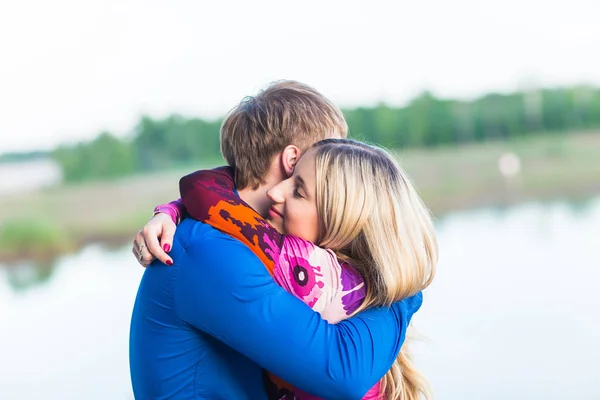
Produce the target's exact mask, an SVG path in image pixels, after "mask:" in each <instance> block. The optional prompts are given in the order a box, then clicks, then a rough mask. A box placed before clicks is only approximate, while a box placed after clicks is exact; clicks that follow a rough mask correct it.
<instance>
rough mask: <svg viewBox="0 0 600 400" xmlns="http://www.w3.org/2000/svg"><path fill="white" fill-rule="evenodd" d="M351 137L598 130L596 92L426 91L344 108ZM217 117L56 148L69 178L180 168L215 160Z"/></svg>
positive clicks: (424, 142)
mask: <svg viewBox="0 0 600 400" xmlns="http://www.w3.org/2000/svg"><path fill="white" fill-rule="evenodd" d="M344 115H345V116H346V119H347V121H348V125H349V127H350V136H351V137H354V138H357V139H360V140H365V141H368V142H371V143H378V144H381V145H383V146H386V147H390V148H397V147H402V148H406V147H433V146H439V145H451V144H463V143H470V142H482V141H487V140H507V139H515V138H520V137H525V136H527V135H535V134H542V133H555V134H568V132H569V131H575V130H582V129H591V128H600V89H597V88H593V87H589V86H579V87H573V88H560V89H540V90H535V91H528V92H519V93H512V94H497V93H494V94H488V95H485V96H483V97H481V98H478V99H476V100H472V101H461V100H446V99H438V98H436V97H435V96H434V95H432V94H431V93H429V92H424V93H422V94H421V95H419V96H418V97H416V98H415V99H413V100H412V101H411V102H410V103H409V104H408V105H406V106H405V107H392V106H389V105H386V104H379V105H377V106H374V107H359V108H354V109H347V110H344ZM220 126H221V121H220V120H216V121H205V120H202V119H199V118H186V117H182V116H179V115H173V116H170V117H168V118H165V119H153V118H150V117H147V116H145V117H142V118H141V119H140V121H139V123H138V124H137V126H136V127H135V129H134V131H133V132H132V135H130V137H129V138H128V139H120V138H117V137H116V136H114V135H112V134H110V133H108V132H103V133H101V134H100V135H98V136H97V137H96V138H95V139H94V140H93V141H90V142H85V143H80V144H78V145H75V146H63V147H60V148H58V149H57V150H56V151H54V152H53V156H54V158H55V159H56V160H57V162H58V163H59V164H60V165H61V166H62V168H63V172H64V177H65V180H66V181H70V182H73V181H83V180H88V179H95V178H113V177H119V176H123V175H127V174H131V173H134V172H139V171H153V170H157V169H164V168H171V167H174V166H177V165H190V164H194V163H196V164H197V163H199V162H202V161H204V162H218V160H220V154H219V128H220Z"/></svg>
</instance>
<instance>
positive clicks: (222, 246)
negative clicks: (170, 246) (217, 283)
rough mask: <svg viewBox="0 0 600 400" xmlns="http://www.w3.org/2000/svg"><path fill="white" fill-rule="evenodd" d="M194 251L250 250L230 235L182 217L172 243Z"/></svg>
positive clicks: (238, 251)
mask: <svg viewBox="0 0 600 400" xmlns="http://www.w3.org/2000/svg"><path fill="white" fill-rule="evenodd" d="M176 244H178V245H179V246H181V247H182V249H184V250H185V249H188V248H190V247H191V248H193V249H194V250H195V251H198V252H202V251H211V252H212V251H227V252H235V253H236V254H240V255H241V254H243V253H248V252H249V253H251V250H250V249H249V248H248V246H246V245H245V244H243V243H242V242H240V241H239V240H237V239H235V238H233V237H231V236H230V235H228V234H226V233H223V232H221V231H219V230H218V229H215V228H213V227H212V226H210V225H208V224H205V223H203V222H201V221H197V220H194V219H192V218H186V219H184V220H183V221H182V222H181V223H180V224H179V225H178V226H177V230H176V232H175V237H174V245H176ZM251 254H253V253H251Z"/></svg>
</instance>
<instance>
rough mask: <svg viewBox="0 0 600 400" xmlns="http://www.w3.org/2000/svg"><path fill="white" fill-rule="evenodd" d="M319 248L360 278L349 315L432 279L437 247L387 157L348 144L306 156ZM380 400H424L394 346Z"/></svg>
mask: <svg viewBox="0 0 600 400" xmlns="http://www.w3.org/2000/svg"><path fill="white" fill-rule="evenodd" d="M312 151H314V152H315V159H316V182H317V188H316V197H317V210H318V215H319V216H320V224H321V226H320V238H319V240H318V244H319V246H321V247H324V248H328V249H331V250H333V251H335V252H336V253H337V255H338V257H339V258H340V259H341V260H344V261H348V262H349V263H351V264H352V265H353V266H354V267H355V268H356V269H357V270H358V272H360V274H361V275H362V276H363V278H364V279H365V284H366V288H367V292H366V297H365V301H364V302H363V304H362V305H361V307H360V309H359V310H357V311H356V312H359V311H361V310H364V309H365V308H368V307H373V306H389V305H391V304H392V303H394V302H396V301H399V300H402V299H405V298H407V297H409V296H412V295H414V294H417V293H418V292H420V291H421V290H423V289H424V288H426V287H427V286H428V285H429V284H430V283H431V280H432V279H433V276H434V274H435V268H436V264H437V260H438V245H437V239H436V235H435V230H434V227H433V221H432V218H431V214H430V212H429V210H428V209H427V207H425V205H424V204H423V202H422V201H421V198H420V197H419V195H418V194H417V191H416V190H415V188H414V187H413V185H412V183H411V182H410V180H409V179H408V177H407V176H406V174H405V173H404V171H403V170H402V168H400V166H399V165H398V163H397V162H396V161H395V160H394V158H393V157H392V156H391V155H390V154H389V153H387V152H386V151H385V150H383V149H381V148H378V147H374V146H370V145H367V144H364V143H360V142H356V141H353V140H349V139H327V140H323V141H321V142H318V143H317V144H316V145H315V147H314V148H313V150H312ZM382 390H383V392H384V393H385V398H386V399H388V400H416V399H419V398H420V397H421V395H423V396H424V397H425V398H426V399H430V398H431V392H430V388H429V383H428V382H427V380H426V379H425V378H424V377H423V375H421V374H420V373H419V372H418V371H417V370H416V368H415V367H414V365H413V364H412V362H411V360H410V358H409V356H408V354H407V350H406V345H404V346H403V347H402V350H401V351H400V353H399V355H398V358H397V359H396V361H395V362H394V364H393V366H392V368H391V369H390V371H389V372H388V373H387V374H386V375H385V377H384V380H383V387H382Z"/></svg>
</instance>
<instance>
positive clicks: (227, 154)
mask: <svg viewBox="0 0 600 400" xmlns="http://www.w3.org/2000/svg"><path fill="white" fill-rule="evenodd" d="M347 134H348V125H347V124H346V120H345V119H344V116H343V114H342V112H341V111H340V109H339V108H338V107H336V106H335V105H334V104H333V103H332V102H331V101H329V100H328V99H327V98H326V97H325V96H323V95H322V94H321V93H319V92H318V91H316V90H315V89H313V88H312V87H310V86H308V85H305V84H302V83H299V82H295V81H278V82H274V83H272V84H271V85H269V86H268V87H267V88H266V89H264V90H262V91H261V92H260V93H259V94H258V95H256V96H249V97H246V98H244V99H243V100H242V101H241V102H240V104H239V105H237V106H236V107H235V108H234V109H233V110H231V111H230V112H229V114H228V115H227V117H226V118H225V120H224V121H223V125H222V126H221V153H222V154H223V157H224V158H225V160H226V161H227V163H228V164H229V165H230V166H231V167H232V168H233V171H234V177H235V184H236V187H237V188H238V189H244V188H246V187H251V188H253V189H256V188H257V187H258V186H259V185H261V184H263V183H265V176H266V174H267V171H268V170H269V166H270V165H271V161H272V158H273V156H274V155H275V154H277V153H278V152H280V151H282V150H283V149H284V148H285V147H286V146H288V145H294V146H297V147H298V148H300V150H302V151H304V150H306V149H308V148H310V147H311V146H312V145H313V144H314V143H315V142H318V141H319V140H322V139H327V138H332V137H342V138H344V137H346V136H347Z"/></svg>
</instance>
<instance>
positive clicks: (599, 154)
mask: <svg viewBox="0 0 600 400" xmlns="http://www.w3.org/2000/svg"><path fill="white" fill-rule="evenodd" d="M507 152H510V153H513V154H515V155H517V156H518V157H519V160H520V165H521V169H520V173H519V174H517V175H515V176H514V177H513V178H511V179H507V178H505V177H504V176H502V174H500V172H499V170H498V159H499V157H500V156H501V155H503V154H506V153H507ZM395 153H396V155H397V156H398V158H399V160H400V163H401V165H402V166H403V168H404V169H405V170H406V171H407V172H408V174H409V175H410V176H411V177H412V180H413V182H414V183H415V185H416V187H417V189H418V190H419V192H420V194H421V196H422V198H423V200H424V202H425V204H427V205H428V206H429V208H430V209H431V210H432V212H433V214H434V216H435V217H436V219H437V220H440V219H443V218H444V216H445V215H447V214H449V213H453V212H457V211H464V210H471V209H477V208H487V207H507V206H512V205H516V204H520V203H524V202H529V201H542V202H545V201H581V200H586V199H591V198H594V197H596V196H598V195H600V132H599V133H582V134H568V135H566V134H564V135H559V136H546V137H536V138H531V139H528V140H522V141H519V142H496V143H482V144H470V145H466V146H453V147H444V148H436V149H410V150H396V151H395ZM207 167H212V166H207V165H205V166H192V167H190V168H187V169H185V170H174V171H166V172H161V173H156V174H148V175H137V176H131V177H125V178H121V179H118V180H114V181H96V182H86V183H82V184H79V185H64V186H56V187H52V188H46V189H42V190H38V191H30V192H28V193H24V194H20V195H18V196H17V195H14V196H5V197H0V264H2V265H7V266H8V267H9V268H10V267H11V266H12V265H14V264H15V263H19V262H23V261H25V262H27V261H33V262H46V263H47V262H51V261H52V260H54V259H55V258H57V257H59V256H62V255H65V254H70V253H73V252H75V251H78V250H80V249H81V248H83V247H85V246H87V245H90V244H101V245H108V246H123V245H126V244H127V242H130V241H131V240H133V237H134V236H135V234H136V233H137V232H138V231H139V229H141V228H142V227H143V225H144V224H145V223H146V222H147V221H148V219H149V218H150V217H151V216H152V210H153V208H154V206H155V205H156V204H160V203H166V202H169V201H170V200H172V199H175V198H177V197H178V187H177V186H178V181H179V178H180V177H181V176H183V175H185V174H187V173H189V172H191V171H192V170H194V169H198V168H207Z"/></svg>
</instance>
